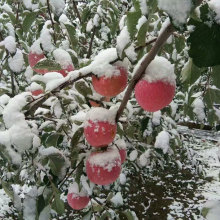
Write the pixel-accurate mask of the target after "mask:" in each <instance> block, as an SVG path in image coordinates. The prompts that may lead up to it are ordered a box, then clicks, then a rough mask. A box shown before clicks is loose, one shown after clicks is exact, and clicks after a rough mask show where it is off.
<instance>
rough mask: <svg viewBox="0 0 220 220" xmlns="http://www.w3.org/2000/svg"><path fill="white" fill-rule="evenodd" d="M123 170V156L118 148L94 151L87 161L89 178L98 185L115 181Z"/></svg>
mask: <svg viewBox="0 0 220 220" xmlns="http://www.w3.org/2000/svg"><path fill="white" fill-rule="evenodd" d="M120 172H121V158H120V154H119V152H118V151H117V150H112V149H110V150H107V151H103V152H93V153H91V154H90V156H89V157H88V159H87V161H86V173H87V176H88V178H89V180H90V181H91V182H93V183H95V184H98V185H108V184H111V183H113V182H114V181H115V180H116V179H117V178H118V177H119V174H120Z"/></svg>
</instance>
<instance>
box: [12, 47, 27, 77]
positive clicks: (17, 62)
mask: <svg viewBox="0 0 220 220" xmlns="http://www.w3.org/2000/svg"><path fill="white" fill-rule="evenodd" d="M8 65H9V67H10V69H11V70H12V71H13V72H15V73H19V72H21V71H22V69H23V66H24V57H23V54H22V51H21V50H20V49H17V52H16V54H15V55H14V56H13V57H10V58H9V59H8Z"/></svg>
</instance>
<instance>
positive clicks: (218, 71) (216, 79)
mask: <svg viewBox="0 0 220 220" xmlns="http://www.w3.org/2000/svg"><path fill="white" fill-rule="evenodd" d="M212 79H213V84H214V85H215V86H216V87H217V88H218V89H220V66H214V67H212Z"/></svg>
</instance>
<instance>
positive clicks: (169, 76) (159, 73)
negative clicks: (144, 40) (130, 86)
mask: <svg viewBox="0 0 220 220" xmlns="http://www.w3.org/2000/svg"><path fill="white" fill-rule="evenodd" d="M143 79H144V80H146V81H148V82H150V83H151V82H156V81H163V82H165V83H169V84H171V85H176V75H175V74H174V65H173V64H171V63H170V61H169V60H167V59H166V58H164V57H160V56H156V57H155V58H154V60H153V61H152V62H151V63H150V64H149V66H148V67H147V69H146V70H145V75H144V77H143Z"/></svg>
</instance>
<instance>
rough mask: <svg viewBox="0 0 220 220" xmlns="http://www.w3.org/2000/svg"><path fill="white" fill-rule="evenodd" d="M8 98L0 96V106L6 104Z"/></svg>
mask: <svg viewBox="0 0 220 220" xmlns="http://www.w3.org/2000/svg"><path fill="white" fill-rule="evenodd" d="M9 100H10V97H9V96H8V95H6V94H4V95H1V96H0V105H6V104H8V102H9Z"/></svg>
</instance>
